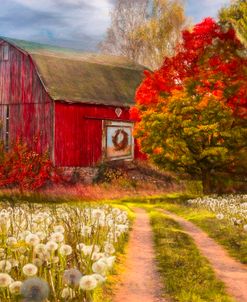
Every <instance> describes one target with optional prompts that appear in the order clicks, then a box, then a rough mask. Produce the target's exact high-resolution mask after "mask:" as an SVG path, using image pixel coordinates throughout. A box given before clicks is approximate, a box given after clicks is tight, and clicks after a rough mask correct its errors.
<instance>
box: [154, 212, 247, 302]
mask: <svg viewBox="0 0 247 302" xmlns="http://www.w3.org/2000/svg"><path fill="white" fill-rule="evenodd" d="M160 211H161V212H162V213H164V214H166V215H167V216H168V217H171V218H172V219H173V220H175V221H177V222H178V223H179V224H180V225H181V227H182V228H183V229H184V231H185V232H186V233H187V234H188V235H189V236H190V237H192V238H193V240H194V241H195V243H196V245H197V247H198V249H199V250H200V251H201V253H202V254H203V255H204V256H205V257H206V258H207V259H208V261H209V262H210V263H211V265H212V267H213V269H214V271H215V272H216V275H217V276H218V277H219V279H221V280H222V281H223V282H224V283H225V285H226V288H227V290H228V293H229V294H230V295H231V296H232V297H233V298H235V299H236V300H237V301H239V302H247V267H246V266H245V265H244V264H242V263H240V262H238V261H237V260H235V259H233V258H232V257H230V256H229V255H228V253H227V251H226V250H225V249H224V248H223V247H221V246H220V245H219V244H218V243H216V242H215V241H214V240H213V239H212V238H210V237H209V236H208V235H207V234H206V233H205V232H204V231H202V230H201V229H200V228H199V227H197V226H195V225H194V224H193V223H192V222H190V221H188V220H186V219H184V218H182V217H180V216H178V215H176V214H173V213H171V212H168V211H164V210H160Z"/></svg>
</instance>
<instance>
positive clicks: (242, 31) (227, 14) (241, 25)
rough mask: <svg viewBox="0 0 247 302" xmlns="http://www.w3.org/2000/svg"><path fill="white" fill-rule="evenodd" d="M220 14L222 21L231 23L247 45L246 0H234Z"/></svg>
mask: <svg viewBox="0 0 247 302" xmlns="http://www.w3.org/2000/svg"><path fill="white" fill-rule="evenodd" d="M219 16H220V20H221V22H222V23H230V24H231V25H232V26H233V27H234V29H235V30H236V32H237V35H238V37H239V39H240V40H241V41H242V42H243V43H244V44H245V46H247V2H246V0H233V1H232V4H231V5H230V6H229V7H225V8H223V9H222V10H221V11H220V13H219Z"/></svg>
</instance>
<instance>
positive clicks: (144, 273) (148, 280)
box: [113, 208, 167, 302]
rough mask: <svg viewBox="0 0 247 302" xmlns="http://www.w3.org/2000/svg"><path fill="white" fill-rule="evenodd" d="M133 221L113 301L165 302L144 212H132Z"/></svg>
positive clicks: (150, 230)
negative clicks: (123, 265) (133, 215)
mask: <svg viewBox="0 0 247 302" xmlns="http://www.w3.org/2000/svg"><path fill="white" fill-rule="evenodd" d="M135 214H136V219H135V221H134V224H133V229H132V231H131V233H130V240H129V244H128V250H127V257H126V262H125V271H124V272H123V275H122V276H121V281H120V285H119V286H118V288H117V291H116V295H115V297H114V299H113V301H114V302H124V301H126V302H167V301H166V300H165V299H164V298H162V284H161V282H160V276H159V274H158V271H157V265H156V262H155V252H154V247H153V237H152V236H153V234H152V229H151V226H150V222H149V217H148V215H147V213H146V211H145V210H143V209H139V208H138V209H135Z"/></svg>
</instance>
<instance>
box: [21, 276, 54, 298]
mask: <svg viewBox="0 0 247 302" xmlns="http://www.w3.org/2000/svg"><path fill="white" fill-rule="evenodd" d="M20 292H21V295H22V297H23V298H24V301H25V302H43V301H45V300H46V299H47V298H48V296H49V286H48V284H47V282H46V281H44V280H42V279H40V278H30V279H27V280H25V281H24V282H23V283H22V285H21V290H20Z"/></svg>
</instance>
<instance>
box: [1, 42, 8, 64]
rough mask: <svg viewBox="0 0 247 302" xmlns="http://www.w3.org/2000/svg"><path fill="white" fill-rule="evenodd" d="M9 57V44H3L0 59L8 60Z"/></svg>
mask: <svg viewBox="0 0 247 302" xmlns="http://www.w3.org/2000/svg"><path fill="white" fill-rule="evenodd" d="M8 59H9V45H4V46H3V47H2V49H1V53H0V60H2V61H8Z"/></svg>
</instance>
